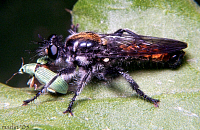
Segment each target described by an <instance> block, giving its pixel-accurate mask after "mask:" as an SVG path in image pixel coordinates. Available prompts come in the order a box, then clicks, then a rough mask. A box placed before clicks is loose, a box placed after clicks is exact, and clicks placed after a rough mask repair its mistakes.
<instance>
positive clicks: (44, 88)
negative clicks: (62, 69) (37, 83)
mask: <svg viewBox="0 0 200 130" xmlns="http://www.w3.org/2000/svg"><path fill="white" fill-rule="evenodd" d="M58 76H60V73H58V74H57V75H56V76H55V77H54V78H52V79H51V80H50V81H49V82H48V83H47V84H45V85H44V86H43V87H42V89H41V90H39V91H38V92H37V94H36V95H35V96H34V97H33V98H31V99H28V100H25V101H24V102H23V104H22V106H25V105H27V104H28V103H30V102H32V101H34V100H35V99H37V98H38V97H39V96H40V95H41V94H42V93H44V92H45V91H46V90H47V88H48V87H49V86H50V85H51V84H52V83H53V82H54V81H55V80H56V78H57V77H58Z"/></svg>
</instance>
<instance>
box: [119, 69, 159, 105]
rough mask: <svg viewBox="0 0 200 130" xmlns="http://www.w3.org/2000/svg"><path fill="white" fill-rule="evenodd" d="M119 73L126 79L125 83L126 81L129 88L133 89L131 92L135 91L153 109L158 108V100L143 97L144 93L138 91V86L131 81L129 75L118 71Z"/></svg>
mask: <svg viewBox="0 0 200 130" xmlns="http://www.w3.org/2000/svg"><path fill="white" fill-rule="evenodd" d="M119 73H120V74H121V75H122V76H123V77H124V78H125V79H126V81H128V82H129V83H130V85H131V87H132V88H133V90H135V91H136V92H137V94H138V95H140V96H141V97H143V98H144V99H146V100H147V101H150V102H152V103H153V104H154V106H155V107H158V103H159V102H160V101H159V100H157V99H153V98H151V97H149V96H147V95H145V94H144V92H143V91H142V90H140V89H139V86H138V84H137V83H136V82H135V81H134V80H133V79H132V77H131V76H130V75H129V74H127V73H124V72H122V71H119Z"/></svg>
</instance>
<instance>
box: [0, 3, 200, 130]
mask: <svg viewBox="0 0 200 130" xmlns="http://www.w3.org/2000/svg"><path fill="white" fill-rule="evenodd" d="M199 11H200V10H199V6H197V5H195V4H194V3H193V2H192V1H189V0H184V1H183V0H168V1H163V0H157V1H154V0H143V1H141V0H120V1H119V0H79V1H78V2H77V3H76V5H75V6H74V9H73V23H74V24H76V23H79V24H80V28H79V31H94V32H98V33H113V32H114V31H116V30H117V29H119V28H128V29H130V30H133V31H134V32H136V33H138V34H141V35H150V36H156V37H166V38H172V39H177V40H180V41H184V42H187V43H188V48H187V49H185V52H186V56H185V61H184V63H183V65H182V66H181V67H180V68H178V69H176V70H170V69H159V70H157V69H140V70H136V71H134V72H131V76H132V77H133V79H134V80H135V81H136V82H137V83H138V84H139V85H140V88H141V90H143V91H144V92H145V93H146V94H147V95H149V96H152V97H153V98H158V99H160V100H161V102H160V107H159V108H155V107H154V106H153V105H152V104H151V103H149V102H146V101H144V100H141V99H140V98H139V97H138V96H136V94H135V92H132V90H131V88H130V87H129V84H128V83H127V82H126V81H125V80H124V79H123V78H122V77H120V78H118V79H115V80H113V82H111V84H107V83H104V82H93V83H90V84H89V85H87V86H86V87H85V89H84V90H83V92H82V93H81V94H80V96H79V97H78V99H77V101H76V102H75V104H74V107H73V112H74V116H73V117H72V116H70V115H68V114H65V115H64V114H63V113H62V112H63V111H65V110H66V108H67V107H68V104H69V101H70V100H71V98H72V96H73V94H66V95H63V96H56V95H51V94H45V95H42V96H40V97H39V98H38V99H37V100H35V101H34V102H33V103H30V104H29V105H27V106H21V104H22V101H23V100H26V99H29V98H31V97H33V96H34V95H35V94H36V92H35V91H34V90H31V89H30V88H26V89H25V88H21V89H18V88H12V87H9V86H6V85H3V84H1V85H0V92H1V93H0V94H1V97H0V104H1V107H0V108H1V109H0V113H1V117H0V120H1V121H0V122H1V126H0V127H2V128H3V126H8V127H9V126H12V127H16V126H18V127H19V126H20V125H21V129H22V126H23V125H24V127H25V126H26V127H29V128H31V129H199V124H200V122H199V121H200V120H199V114H200V111H199V104H200V100H199V99H200V98H199V97H200V92H199V90H200V89H199V84H200V80H199V78H200V74H199V72H200V67H199V66H200V59H199V57H200V51H199V49H200V45H199V41H200V37H199V36H200V14H199ZM4 128H5V127H4Z"/></svg>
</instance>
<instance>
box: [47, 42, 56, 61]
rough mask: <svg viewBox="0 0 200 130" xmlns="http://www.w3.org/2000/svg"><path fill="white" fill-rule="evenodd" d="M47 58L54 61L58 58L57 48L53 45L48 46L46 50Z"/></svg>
mask: <svg viewBox="0 0 200 130" xmlns="http://www.w3.org/2000/svg"><path fill="white" fill-rule="evenodd" d="M48 56H49V57H50V58H51V59H54V60H55V59H56V58H57V56H58V47H56V46H55V45H50V46H49V48H48Z"/></svg>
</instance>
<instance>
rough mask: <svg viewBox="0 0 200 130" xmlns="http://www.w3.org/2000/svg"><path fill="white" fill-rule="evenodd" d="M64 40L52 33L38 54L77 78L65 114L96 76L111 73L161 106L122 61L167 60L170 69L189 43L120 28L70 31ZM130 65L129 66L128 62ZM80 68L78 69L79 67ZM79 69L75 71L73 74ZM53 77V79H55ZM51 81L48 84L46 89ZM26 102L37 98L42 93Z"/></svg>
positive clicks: (61, 72) (65, 76) (104, 77)
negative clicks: (126, 68)
mask: <svg viewBox="0 0 200 130" xmlns="http://www.w3.org/2000/svg"><path fill="white" fill-rule="evenodd" d="M70 33H71V35H69V36H68V37H67V38H66V40H65V41H64V42H62V40H61V39H62V38H61V37H60V36H57V35H55V34H54V35H51V36H50V38H49V39H48V40H43V46H42V47H41V48H40V49H39V50H38V55H39V56H48V57H49V58H50V59H51V60H52V66H53V65H56V66H60V69H59V70H58V72H57V75H59V76H61V77H62V78H63V79H65V80H66V81H68V80H69V79H72V80H76V84H75V85H74V87H76V90H75V91H74V93H75V94H74V96H73V98H72V100H71V102H70V104H69V106H68V109H67V110H66V111H64V112H63V113H68V112H69V113H70V114H71V115H73V113H72V106H73V104H74V102H75V100H76V97H77V96H78V95H79V94H80V93H81V91H82V89H83V88H84V87H85V85H86V84H87V83H88V82H90V81H91V79H92V78H93V77H97V78H98V79H100V80H107V77H109V75H111V76H112V75H116V76H118V75H122V76H123V77H124V78H125V79H126V81H127V82H129V83H130V86H131V87H132V89H133V90H135V91H136V93H137V94H138V95H139V96H141V97H143V98H144V99H145V100H147V101H149V102H151V103H153V104H154V105H155V107H158V103H159V100H158V99H153V98H151V97H149V96H148V95H146V94H145V93H144V92H143V91H142V90H140V89H139V86H138V84H137V83H136V82H135V81H134V80H133V79H132V78H131V76H130V75H129V74H128V73H127V72H125V67H124V66H122V63H125V64H127V63H128V64H129V63H131V62H135V61H151V62H156V63H164V64H165V65H167V66H168V67H170V68H176V67H178V66H179V65H180V64H181V62H182V59H183V57H184V54H185V52H184V51H183V50H182V49H184V48H187V43H185V42H181V41H178V40H173V39H167V38H158V37H151V36H143V35H138V34H136V33H134V32H132V31H130V30H128V29H119V30H117V31H116V32H114V33H111V34H98V33H94V32H80V33H77V32H76V31H73V30H70ZM128 64H127V65H128ZM77 68H78V69H77ZM74 72H76V73H74ZM55 79H56V78H53V79H52V80H51V81H50V82H51V83H52V82H54V80H55ZM49 85H50V84H48V85H45V87H43V88H42V89H46V88H48V87H49ZM41 92H42V90H41V91H39V92H38V93H37V94H36V96H35V97H34V98H32V99H30V100H26V101H24V104H28V103H29V102H31V101H33V100H34V99H36V98H37V97H38V96H39V95H40V93H41Z"/></svg>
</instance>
